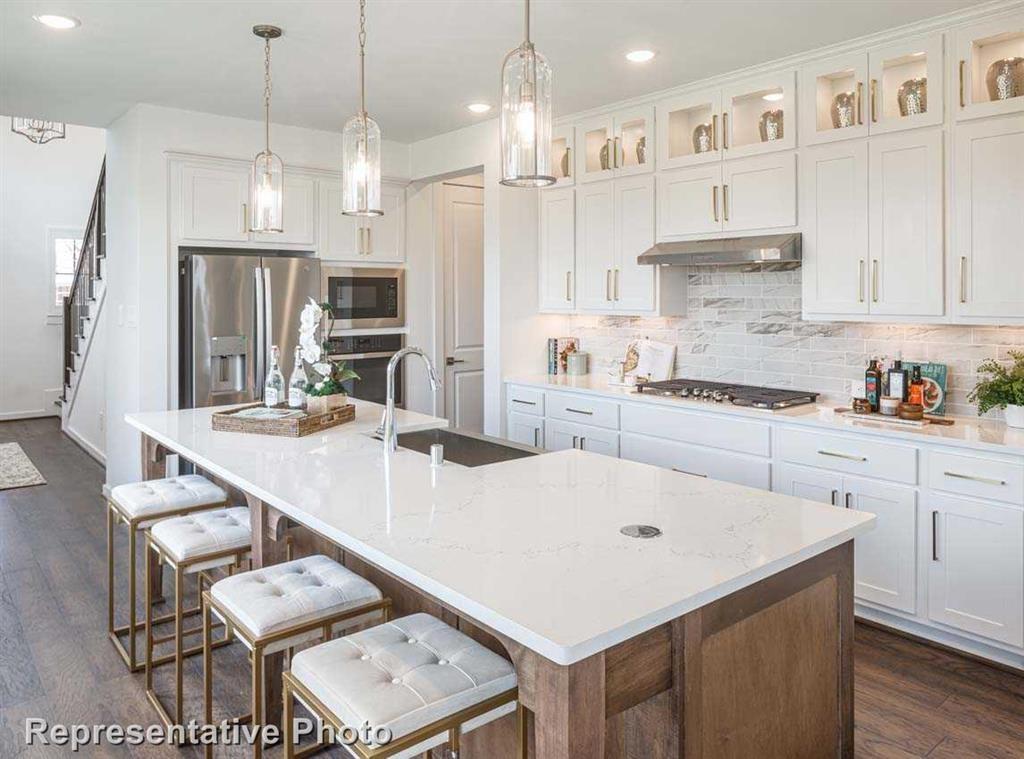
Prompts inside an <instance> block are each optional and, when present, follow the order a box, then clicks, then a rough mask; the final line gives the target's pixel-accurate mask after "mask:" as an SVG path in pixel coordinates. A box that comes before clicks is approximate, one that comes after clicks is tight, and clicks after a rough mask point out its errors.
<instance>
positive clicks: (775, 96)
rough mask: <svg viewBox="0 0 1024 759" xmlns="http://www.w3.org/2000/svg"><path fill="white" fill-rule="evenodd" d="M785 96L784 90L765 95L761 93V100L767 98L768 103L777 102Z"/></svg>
mask: <svg viewBox="0 0 1024 759" xmlns="http://www.w3.org/2000/svg"><path fill="white" fill-rule="evenodd" d="M784 97H786V94H785V93H784V92H769V93H768V94H767V95H762V96H761V99H762V100H767V101H768V102H769V103H777V102H779V101H780V100H782V99H783V98H784Z"/></svg>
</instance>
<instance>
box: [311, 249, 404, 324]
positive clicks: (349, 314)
mask: <svg viewBox="0 0 1024 759" xmlns="http://www.w3.org/2000/svg"><path fill="white" fill-rule="evenodd" d="M320 272H321V274H320V277H321V291H322V293H323V298H324V301H325V302H326V303H328V304H329V305H330V307H331V309H332V310H333V311H334V319H335V322H334V326H335V328H336V329H360V328H364V327H404V326H405V269H363V268H358V267H352V266H331V265H329V264H326V265H324V266H322V267H321V269H320Z"/></svg>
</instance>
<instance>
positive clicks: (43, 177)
mask: <svg viewBox="0 0 1024 759" xmlns="http://www.w3.org/2000/svg"><path fill="white" fill-rule="evenodd" d="M103 150H104V132H103V130H102V129H94V128H92V127H83V126H76V125H73V124H69V125H68V127H67V137H66V138H65V139H63V140H54V141H51V142H48V143H46V144H45V145H36V144H34V143H31V142H29V141H28V140H27V139H26V138H25V137H22V136H21V135H19V134H15V133H14V132H12V131H11V120H10V118H9V117H7V116H0V420H2V419H18V418H24V417H31V416H51V415H59V414H60V409H59V408H58V407H57V406H56V405H54V401H55V400H56V399H57V398H58V397H59V395H60V392H61V370H62V367H63V362H62V359H61V351H62V342H63V333H62V330H61V326H60V323H59V322H58V321H56V320H55V319H47V317H48V316H49V315H50V314H51V313H55V312H56V313H59V309H57V308H55V307H53V306H52V305H51V299H52V298H53V291H52V287H53V282H52V265H53V264H52V260H51V252H50V251H49V250H47V247H48V245H47V232H48V228H50V227H66V228H71V229H82V228H84V227H85V223H86V221H87V219H88V216H89V208H90V206H91V204H92V196H93V191H94V190H95V189H96V179H97V177H99V171H100V164H101V163H102V162H103ZM48 322H49V323H48Z"/></svg>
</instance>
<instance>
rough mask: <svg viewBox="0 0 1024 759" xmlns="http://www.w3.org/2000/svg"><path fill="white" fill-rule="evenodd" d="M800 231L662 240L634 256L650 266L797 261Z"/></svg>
mask: <svg viewBox="0 0 1024 759" xmlns="http://www.w3.org/2000/svg"><path fill="white" fill-rule="evenodd" d="M800 258H801V237H800V233H799V232H791V233H789V234H784V235H759V236H757V237H732V238H719V239H715V240H691V241H689V242H661V243H658V244H657V245H655V246H654V247H653V248H650V249H649V250H646V251H644V252H643V253H642V254H640V256H638V257H637V259H636V260H637V263H641V264H652V265H662V266H667V265H677V266H683V265H688V264H703V265H708V264H749V263H799V261H800Z"/></svg>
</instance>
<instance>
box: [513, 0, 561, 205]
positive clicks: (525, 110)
mask: <svg viewBox="0 0 1024 759" xmlns="http://www.w3.org/2000/svg"><path fill="white" fill-rule="evenodd" d="M524 36H525V39H524V40H523V44H522V45H520V46H519V47H517V48H516V49H515V50H513V51H511V52H510V53H509V54H508V55H506V56H505V62H504V63H503V64H502V66H501V183H502V184H504V185H508V186H510V187H545V186H547V185H550V184H554V183H555V178H554V177H553V176H552V175H551V67H550V66H548V62H547V59H546V58H545V57H544V56H543V55H541V54H540V53H538V52H537V50H536V49H535V48H534V47H533V43H532V42H530V0H526V34H525V35H524Z"/></svg>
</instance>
